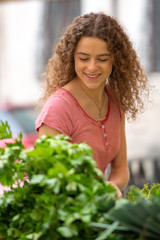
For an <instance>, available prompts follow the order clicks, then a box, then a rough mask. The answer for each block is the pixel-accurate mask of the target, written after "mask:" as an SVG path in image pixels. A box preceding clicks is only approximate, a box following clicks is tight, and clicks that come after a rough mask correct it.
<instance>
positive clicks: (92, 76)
mask: <svg viewBox="0 0 160 240" xmlns="http://www.w3.org/2000/svg"><path fill="white" fill-rule="evenodd" d="M87 76H88V77H91V78H95V77H98V75H89V74H87Z"/></svg>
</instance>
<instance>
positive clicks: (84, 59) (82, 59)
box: [79, 58, 88, 61]
mask: <svg viewBox="0 0 160 240" xmlns="http://www.w3.org/2000/svg"><path fill="white" fill-rule="evenodd" d="M79 59H80V60H81V61H87V60H88V58H79Z"/></svg>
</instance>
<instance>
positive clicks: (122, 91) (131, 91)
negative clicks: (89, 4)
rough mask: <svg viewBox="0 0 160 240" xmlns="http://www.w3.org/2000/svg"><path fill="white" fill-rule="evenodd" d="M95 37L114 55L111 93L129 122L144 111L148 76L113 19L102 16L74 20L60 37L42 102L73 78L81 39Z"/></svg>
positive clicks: (48, 68)
mask: <svg viewBox="0 0 160 240" xmlns="http://www.w3.org/2000/svg"><path fill="white" fill-rule="evenodd" d="M84 36H85V37H97V38H100V39H103V40H104V41H105V42H106V43H107V48H108V51H109V52H110V53H111V55H112V56H113V70H112V73H111V75H110V77H109V79H108V83H109V85H110V88H111V90H112V93H113V95H114V96H118V97H115V99H116V98H117V102H120V104H121V108H122V109H123V111H124V112H125V113H126V115H127V118H128V119H133V120H134V119H136V115H137V113H139V112H142V111H143V110H144V103H145V101H146V100H147V99H148V96H149V90H150V87H149V84H148V79H147V76H146V74H145V72H144V70H143V68H142V66H141V64H140V61H139V58H138V56H137V54H136V51H135V50H134V48H133V45H132V43H131V41H130V40H129V38H128V36H127V34H126V33H125V31H124V29H123V27H122V26H121V25H120V24H119V22H118V21H117V19H116V18H114V17H111V16H108V15H106V14H104V13H89V14H85V15H83V16H79V17H77V18H75V19H74V20H73V22H72V24H71V25H69V26H68V27H67V28H66V30H65V32H64V34H63V36H62V37H61V39H60V41H59V43H58V45H57V47H56V50H55V53H54V55H53V57H52V58H50V59H49V62H48V65H47V69H46V72H45V73H44V74H43V76H44V78H45V80H46V81H45V87H44V95H43V97H42V98H41V100H42V101H43V102H44V101H45V100H46V99H47V98H48V97H49V96H50V95H51V94H52V93H53V92H54V91H56V89H58V88H61V87H63V86H64V85H65V84H67V83H68V82H70V81H72V80H73V79H74V78H75V76H76V73H75V69H74V52H75V49H76V46H77V43H78V41H79V40H80V39H81V38H82V37H84Z"/></svg>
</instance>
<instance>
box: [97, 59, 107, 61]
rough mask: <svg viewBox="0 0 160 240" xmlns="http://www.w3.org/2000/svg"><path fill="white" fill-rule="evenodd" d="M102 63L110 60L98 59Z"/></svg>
mask: <svg viewBox="0 0 160 240" xmlns="http://www.w3.org/2000/svg"><path fill="white" fill-rule="evenodd" d="M98 60H99V61H100V62H107V61H108V59H98Z"/></svg>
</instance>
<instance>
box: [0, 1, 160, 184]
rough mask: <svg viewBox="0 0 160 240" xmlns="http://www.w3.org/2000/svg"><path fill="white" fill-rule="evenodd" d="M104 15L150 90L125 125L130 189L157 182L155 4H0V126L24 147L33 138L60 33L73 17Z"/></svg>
mask: <svg viewBox="0 0 160 240" xmlns="http://www.w3.org/2000/svg"><path fill="white" fill-rule="evenodd" d="M91 11H93V12H99V11H103V12H105V13H106V14H109V15H112V16H115V17H117V18H118V19H119V21H120V23H121V24H122V25H123V26H124V28H125V30H126V32H127V33H128V35H129V36H130V39H131V40H132V42H133V45H134V47H135V49H136V51H137V53H138V56H139V58H140V60H141V63H142V65H143V66H144V68H145V70H146V72H147V74H148V78H149V81H150V83H151V85H154V86H155V88H154V90H153V92H152V99H153V100H152V104H150V105H149V106H148V108H147V109H146V111H145V113H143V114H140V115H139V116H138V118H137V120H136V121H134V122H131V123H130V122H127V123H126V137H127V146H128V160H129V166H130V171H131V180H130V183H129V184H136V185H138V186H141V185H143V183H146V182H157V181H160V124H159V122H160V83H159V81H160V47H159V45H160V27H159V24H160V14H159V13H160V1H159V0H141V1H139V0H130V1H128V0H99V1H98V0H53V1H49V0H48V1H43V0H19V1H18V0H15V1H14V0H10V1H7V0H3V1H2V0H0V120H6V119H7V120H8V121H9V123H10V125H11V130H12V131H13V132H14V133H15V134H16V133H17V132H20V131H21V132H23V134H24V136H25V139H26V142H25V144H26V147H30V146H32V145H33V142H34V141H35V139H36V137H37V134H36V133H35V130H34V121H35V119H36V116H37V114H38V113H37V112H36V111H35V110H34V106H35V105H36V104H37V102H38V99H39V97H40V95H41V80H40V75H41V74H42V73H43V72H44V71H45V67H46V64H47V62H48V59H49V58H50V57H51V56H52V54H53V52H54V49H55V46H56V44H57V42H58V40H59V37H60V36H61V33H62V31H63V29H64V28H65V27H66V26H67V25H68V24H69V23H71V22H72V20H73V18H75V17H76V16H78V15H81V14H84V13H89V12H91Z"/></svg>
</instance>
